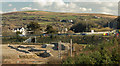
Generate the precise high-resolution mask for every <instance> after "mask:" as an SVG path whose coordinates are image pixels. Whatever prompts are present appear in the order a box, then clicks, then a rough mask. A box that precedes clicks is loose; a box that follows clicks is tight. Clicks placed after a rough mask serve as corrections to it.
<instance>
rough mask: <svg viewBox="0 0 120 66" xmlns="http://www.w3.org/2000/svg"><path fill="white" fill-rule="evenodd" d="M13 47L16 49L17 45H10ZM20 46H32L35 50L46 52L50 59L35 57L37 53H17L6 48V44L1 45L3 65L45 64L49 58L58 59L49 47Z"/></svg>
mask: <svg viewBox="0 0 120 66" xmlns="http://www.w3.org/2000/svg"><path fill="white" fill-rule="evenodd" d="M10 46H13V47H15V48H16V47H17V46H19V45H13V44H12V45H10ZM22 46H24V47H25V46H34V47H35V49H40V50H48V51H47V52H49V53H50V55H51V56H50V57H47V58H43V57H40V56H37V55H36V53H39V52H29V53H24V52H20V51H17V50H16V49H13V48H11V47H8V44H5V45H2V63H3V64H46V62H47V61H48V59H49V58H51V57H54V58H58V51H57V50H53V49H52V48H51V47H48V48H41V46H42V45H22ZM18 49H20V50H25V51H28V50H29V48H25V49H24V48H18Z"/></svg>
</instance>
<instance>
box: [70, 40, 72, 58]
mask: <svg viewBox="0 0 120 66" xmlns="http://www.w3.org/2000/svg"><path fill="white" fill-rule="evenodd" d="M70 47H71V48H70V55H71V57H72V39H70Z"/></svg>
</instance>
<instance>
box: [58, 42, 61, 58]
mask: <svg viewBox="0 0 120 66" xmlns="http://www.w3.org/2000/svg"><path fill="white" fill-rule="evenodd" d="M58 57H59V58H61V41H60V42H58Z"/></svg>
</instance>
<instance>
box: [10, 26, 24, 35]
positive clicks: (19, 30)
mask: <svg viewBox="0 0 120 66" xmlns="http://www.w3.org/2000/svg"><path fill="white" fill-rule="evenodd" d="M12 32H21V33H22V35H26V30H25V28H24V27H20V28H14V29H13V30H12Z"/></svg>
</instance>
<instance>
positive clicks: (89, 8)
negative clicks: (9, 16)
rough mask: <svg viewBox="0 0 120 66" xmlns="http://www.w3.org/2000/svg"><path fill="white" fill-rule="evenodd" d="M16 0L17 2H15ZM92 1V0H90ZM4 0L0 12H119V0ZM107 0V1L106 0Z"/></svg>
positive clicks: (113, 13)
mask: <svg viewBox="0 0 120 66" xmlns="http://www.w3.org/2000/svg"><path fill="white" fill-rule="evenodd" d="M15 1H16V2H15ZM89 1H90V0H89ZM89 1H87V0H48V1H47V0H29V1H28V0H23V1H22V0H4V2H3V3H2V9H0V13H6V12H14V11H28V10H40V11H52V12H72V13H102V14H111V15H117V14H118V2H117V1H118V0H109V1H107V0H103V1H102V0H93V1H91V2H89ZM104 1H107V2H104Z"/></svg>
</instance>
